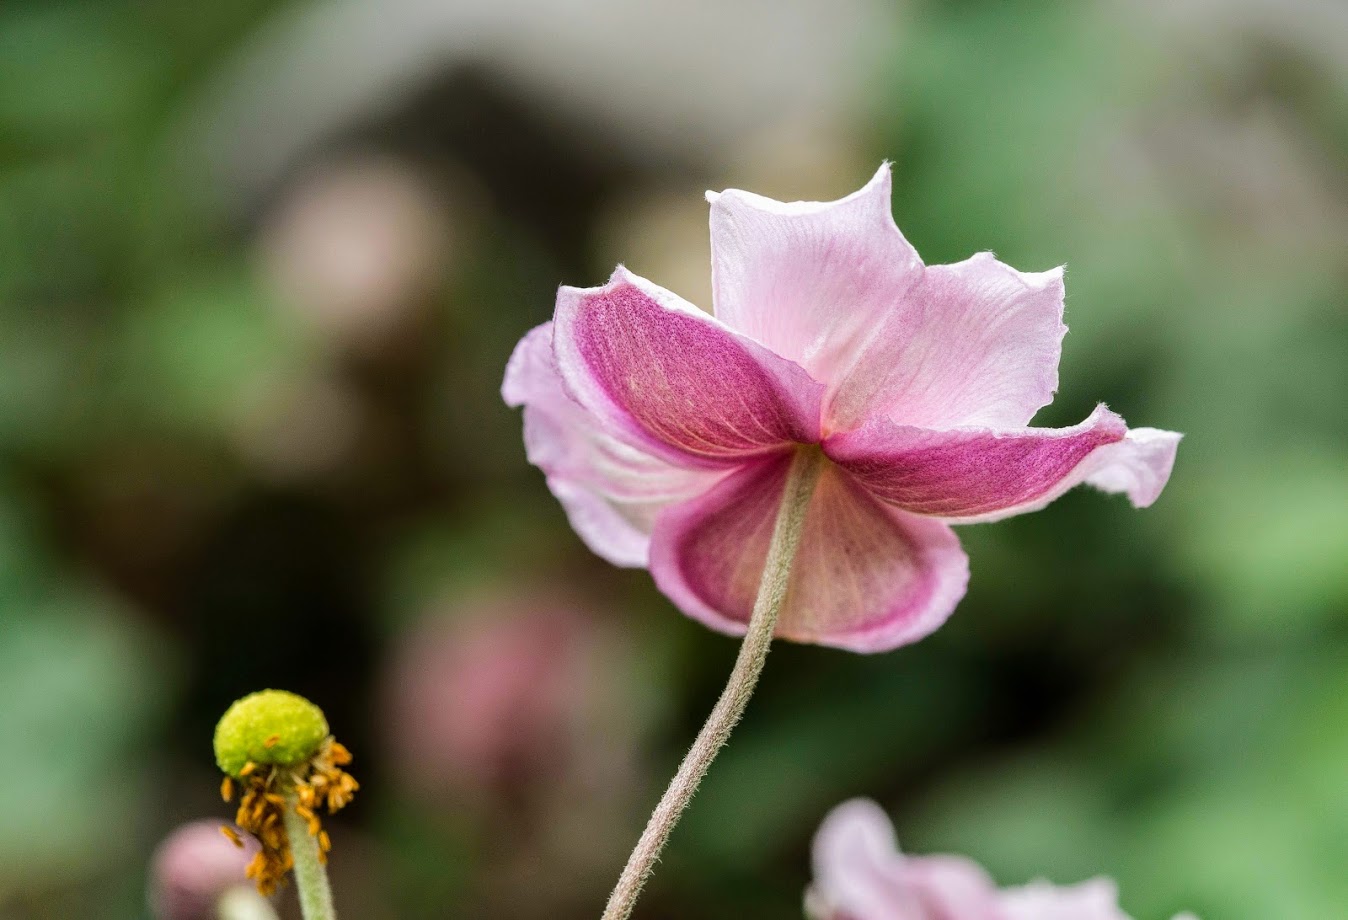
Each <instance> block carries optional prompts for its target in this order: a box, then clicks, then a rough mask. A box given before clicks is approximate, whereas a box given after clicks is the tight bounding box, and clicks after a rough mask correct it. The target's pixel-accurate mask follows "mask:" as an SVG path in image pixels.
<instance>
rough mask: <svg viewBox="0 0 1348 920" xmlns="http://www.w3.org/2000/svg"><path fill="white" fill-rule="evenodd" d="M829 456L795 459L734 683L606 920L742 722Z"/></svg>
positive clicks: (656, 816)
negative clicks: (808, 513)
mask: <svg viewBox="0 0 1348 920" xmlns="http://www.w3.org/2000/svg"><path fill="white" fill-rule="evenodd" d="M823 461H824V455H823V454H822V453H821V452H820V451H819V449H818V448H814V447H805V448H801V449H799V450H798V451H797V452H796V456H795V459H794V460H793V461H792V463H791V468H790V471H789V472H788V473H787V476H786V488H785V489H784V490H783V491H782V504H781V507H780V508H779V509H778V510H777V520H776V523H775V524H774V525H773V528H772V541H771V543H770V544H769V545H768V558H767V563H766V565H765V566H764V567H763V578H762V580H761V581H760V582H759V584H758V597H757V599H756V600H755V601H754V610H753V614H752V615H751V616H750V617H749V627H748V631H747V632H746V633H745V634H744V641H743V642H742V643H741V644H740V651H739V655H738V657H737V658H736V659H735V667H734V669H733V670H732V671H731V672H730V680H729V682H728V683H727V684H726V688H725V690H723V691H722V692H721V698H720V699H719V700H717V701H716V706H715V708H713V709H712V711H711V715H710V716H708V717H707V722H706V724H705V725H703V726H702V730H701V731H700V732H698V735H697V740H695V741H694V742H693V746H692V748H690V749H689V751H688V754H687V756H685V757H684V759H683V763H682V764H680V765H679V771H678V772H677V773H675V774H674V779H673V780H672V781H671V782H670V784H669V788H668V789H666V790H665V794H664V796H663V797H661V799H660V804H658V805H656V806H655V811H654V812H652V813H651V817H650V821H649V822H647V824H646V830H645V831H644V832H643V833H642V835H641V839H640V840H639V841H637V845H636V848H635V849H634V850H632V855H631V856H629V857H628V859H627V865H626V866H625V867H624V868H623V872H622V875H621V876H619V878H618V884H617V885H616V886H615V887H614V889H613V894H611V895H610V896H609V899H608V906H607V907H605V908H604V916H603V920H627V918H628V917H630V916H631V914H632V908H633V907H634V906H636V902H637V898H638V897H639V896H640V895H641V889H642V887H643V886H644V885H645V884H646V879H647V878H649V877H650V874H651V872H652V870H653V869H654V868H655V863H656V862H657V861H658V860H659V859H660V852H661V850H663V849H664V847H665V843H666V841H668V840H669V835H670V833H671V832H672V831H673V830H674V825H676V824H678V822H679V817H680V816H681V815H682V814H683V812H684V809H686V808H687V807H688V803H689V802H690V801H691V800H692V798H693V793H695V792H696V791H697V787H698V784H699V783H701V782H702V778H703V777H704V776H706V775H707V768H708V767H710V766H711V762H712V760H713V759H715V757H716V754H717V752H719V751H720V750H721V748H722V746H724V745H725V743H726V740H727V739H728V738H729V737H730V732H731V730H732V729H733V728H734V727H735V724H736V723H737V722H739V720H740V716H742V715H744V707H745V706H747V705H748V704H749V697H751V696H752V695H753V692H754V686H755V685H756V684H757V683H758V675H759V674H760V673H762V671H763V663H764V661H766V660H767V657H768V647H769V646H770V645H771V644H772V634H773V632H774V630H775V629H776V627H777V617H778V615H779V614H780V613H781V611H782V601H783V600H785V598H786V588H787V584H788V583H789V582H790V578H791V563H792V562H793V561H794V560H795V558H796V550H797V548H798V547H799V546H800V535H801V530H802V526H803V524H804V523H805V511H806V509H807V508H808V507H809V504H810V496H812V495H813V494H814V487H815V484H816V483H817V482H818V481H819V471H820V469H821V468H822V465H823Z"/></svg>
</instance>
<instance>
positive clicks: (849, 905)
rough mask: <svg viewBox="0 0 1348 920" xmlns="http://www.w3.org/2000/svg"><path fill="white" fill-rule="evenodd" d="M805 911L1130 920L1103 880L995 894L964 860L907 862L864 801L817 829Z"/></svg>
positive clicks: (901, 919) (968, 919)
mask: <svg viewBox="0 0 1348 920" xmlns="http://www.w3.org/2000/svg"><path fill="white" fill-rule="evenodd" d="M805 911H806V914H807V915H808V916H809V917H810V918H811V920H1129V918H1128V915H1127V914H1125V913H1124V912H1123V911H1122V910H1121V909H1120V908H1119V901H1118V890H1117V888H1116V887H1115V885H1114V883H1113V882H1112V881H1110V880H1109V879H1107V878H1094V879H1091V880H1089V881H1086V882H1081V883H1080V884H1077V885H1064V886H1059V885H1052V884H1049V883H1048V882H1045V881H1035V882H1031V883H1030V884H1028V885H1022V886H1019V887H1014V888H998V887H997V886H996V885H995V884H994V883H993V881H992V879H991V878H989V877H988V874H987V873H986V872H984V871H983V869H982V868H981V867H979V866H978V865H977V864H976V863H974V862H972V861H971V860H968V859H965V858H964V857H962V856H906V855H904V854H903V853H901V852H899V847H898V842H897V841H896V840H895V839H894V828H893V826H892V825H891V824H890V823H889V818H888V817H886V816H885V813H884V811H882V810H881V809H880V806H878V805H876V804H875V803H874V802H870V801H867V800H865V799H854V800H852V801H850V802H844V803H843V804H842V805H839V806H838V807H837V808H835V809H834V810H833V812H832V813H831V814H830V815H829V816H828V817H827V818H826V819H825V820H824V823H823V825H822V826H821V827H820V828H819V833H818V834H817V835H816V836H815V839H814V884H813V885H812V886H811V887H810V890H809V891H808V892H806V895H805ZM1175 920H1194V918H1193V917H1192V915H1189V914H1184V915H1182V916H1178V917H1176V918H1175Z"/></svg>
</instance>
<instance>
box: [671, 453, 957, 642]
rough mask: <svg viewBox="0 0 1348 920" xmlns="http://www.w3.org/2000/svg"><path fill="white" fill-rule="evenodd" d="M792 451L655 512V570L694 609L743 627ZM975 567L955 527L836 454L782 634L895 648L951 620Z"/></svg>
mask: <svg viewBox="0 0 1348 920" xmlns="http://www.w3.org/2000/svg"><path fill="white" fill-rule="evenodd" d="M790 462H791V457H790V455H789V454H788V455H786V456H782V457H773V458H770V459H767V460H761V461H758V462H755V463H752V464H748V465H746V466H745V467H744V468H743V469H741V470H738V471H736V472H735V473H733V474H731V475H729V476H727V477H726V478H725V479H723V480H722V481H720V482H718V483H717V484H716V485H715V486H714V487H713V488H712V489H710V490H709V491H707V492H706V493H704V494H702V495H700V496H698V497H697V498H694V499H691V500H689V501H687V502H684V503H682V504H679V505H674V506H671V507H670V508H668V509H667V510H665V511H664V512H662V513H661V514H660V515H659V517H657V518H656V522H655V530H654V532H653V534H652V538H651V564H650V568H651V574H652V575H653V576H654V577H655V581H656V584H657V585H659V586H660V589H661V590H662V591H663V592H664V593H665V595H666V596H667V597H669V598H670V599H671V600H672V601H674V603H675V604H676V605H677V606H678V607H679V608H680V609H681V610H683V612H684V613H686V614H688V615H689V616H691V617H693V618H695V619H697V620H700V621H702V622H703V623H706V624H707V625H708V626H711V627H712V628H713V629H718V630H721V631H723V632H728V633H734V634H742V633H743V632H744V630H745V624H746V623H747V622H748V619H749V615H750V613H751V612H752V610H753V604H754V598H755V596H756V595H757V592H758V584H759V579H760V578H761V576H762V572H763V565H764V561H765V559H766V558H767V551H768V544H769V542H770V540H771V536H772V528H773V523H774V522H775V520H776V517H777V510H778V506H779V505H780V502H781V497H782V491H783V488H784V483H785V477H786V473H787V469H788V467H789V465H790ZM968 578H969V566H968V558H967V557H966V556H965V555H964V552H963V550H961V549H960V546H959V540H958V539H957V538H956V537H955V535H954V533H953V532H952V531H951V530H950V529H949V528H948V527H946V526H945V525H944V524H942V523H940V522H939V521H934V520H930V519H926V518H921V517H917V516H915V515H910V514H906V513H905V512H903V511H900V510H898V509H896V508H891V507H888V506H886V505H884V504H883V503H881V502H879V501H877V500H876V499H874V498H873V497H871V496H870V495H869V494H868V493H867V492H866V491H865V490H864V489H863V488H861V487H860V486H859V485H858V484H857V483H856V482H855V481H853V479H852V478H851V477H850V476H849V475H847V474H846V473H845V472H844V471H842V470H841V469H839V468H838V467H837V466H836V465H834V464H832V463H826V464H824V469H823V471H822V472H821V473H820V476H819V482H818V484H817V485H816V487H815V491H814V495H813V497H812V498H811V500H810V505H809V508H808V509H807V512H806V517H805V524H804V530H803V532H802V534H801V540H800V547H799V549H798V550H797V553H796V559H795V563H794V565H793V567H792V570H791V581H790V584H789V586H788V589H787V596H786V600H785V602H784V605H783V609H782V613H781V619H780V621H779V623H778V626H777V635H778V636H780V637H782V638H786V639H792V640H795V641H798V642H814V643H818V644H820V645H831V646H835V647H837V648H845V649H850V650H852V651H857V652H879V651H887V650H889V649H892V648H896V647H898V646H900V645H904V644H906V643H909V642H916V641H917V640H918V639H921V638H922V637H923V636H925V635H927V634H928V633H930V632H931V631H932V630H934V629H936V628H937V627H938V626H940V625H941V623H943V622H945V619H946V618H947V617H948V616H949V615H950V613H951V611H952V610H954V608H955V605H956V604H957V603H958V602H959V599H960V598H961V597H962V596H963V595H964V589H965V586H966V584H967V582H968Z"/></svg>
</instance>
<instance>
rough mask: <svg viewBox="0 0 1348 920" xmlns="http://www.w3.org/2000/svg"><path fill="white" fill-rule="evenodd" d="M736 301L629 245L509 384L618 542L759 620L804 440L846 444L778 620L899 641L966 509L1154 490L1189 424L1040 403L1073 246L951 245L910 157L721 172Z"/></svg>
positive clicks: (925, 617)
mask: <svg viewBox="0 0 1348 920" xmlns="http://www.w3.org/2000/svg"><path fill="white" fill-rule="evenodd" d="M707 197H708V200H709V201H710V202H711V248H712V280H713V291H714V293H713V300H714V307H715V315H714V316H710V315H708V314H706V313H704V312H702V311H701V310H699V309H697V308H696V307H694V306H693V305H691V304H689V303H687V302H686V301H684V300H682V299H681V298H680V297H678V296H677V295H676V294H673V293H671V292H669V291H667V290H664V289H663V288H661V287H658V286H657V285H655V284H652V283H651V282H650V281H647V280H646V279H644V278H640V277H638V276H636V275H634V274H632V273H631V272H628V271H627V270H626V269H624V268H622V267H619V268H618V269H617V271H615V272H614V274H613V277H612V278H610V279H609V282H608V284H605V285H603V286H601V287H596V288H587V289H580V288H573V287H562V288H561V289H560V290H559V291H558V294H557V307H556V312H555V315H554V317H553V320H552V322H549V323H544V324H543V325H541V326H539V327H537V328H535V329H533V330H532V331H530V332H529V333H528V334H527V335H526V336H525V337H524V338H523V340H521V342H520V343H519V345H518V346H517V347H516V349H515V353H514V355H513V356H512V357H511V360H510V364H509V366H508V367H507V369H506V375H505V383H504V386H503V388H502V393H503V396H504V397H505V400H506V402H507V403H509V404H510V405H512V406H520V405H522V406H524V437H525V444H526V449H527V451H528V455H529V459H530V461H531V462H533V463H534V464H535V465H537V466H538V467H540V468H541V469H542V470H543V472H544V473H545V474H546V476H547V482H548V485H549V487H550V488H551V490H552V492H553V493H554V494H555V495H556V496H557V498H558V499H559V500H560V501H561V503H562V505H563V506H564V507H565V509H566V511H567V514H568V516H569V518H570V520H571V523H572V526H573V527H574V528H575V529H576V531H577V532H578V533H579V534H580V536H581V538H582V539H584V540H585V542H586V543H587V544H588V545H589V546H590V548H591V549H593V550H594V551H595V552H596V553H598V554H599V555H600V556H603V557H604V558H605V559H608V560H609V561H611V562H613V563H615V564H617V565H622V566H647V567H649V568H650V570H651V574H652V576H653V577H654V578H655V581H656V583H657V585H658V586H659V587H660V589H661V590H662V591H663V592H664V593H665V594H666V595H667V596H668V597H669V598H670V599H671V600H672V601H673V602H674V603H675V604H676V605H677V606H678V607H679V608H680V609H681V610H682V611H683V612H684V613H686V614H688V615H689V616H691V617H694V618H695V619H698V620H700V621H702V622H703V623H705V624H707V625H708V626H710V627H712V628H714V629H718V630H721V631H723V632H727V633H733V634H742V633H743V632H744V631H745V628H746V623H747V621H748V619H749V615H750V612H751V610H752V608H753V604H754V597H755V594H756V591H757V588H758V584H759V579H760V575H761V573H762V570H763V567H764V564H765V559H766V556H767V549H768V544H769V540H770V537H771V533H772V529H773V522H774V519H775V515H776V513H777V509H778V505H779V504H780V499H781V496H782V492H783V488H784V483H785V480H786V476H787V471H788V469H789V468H790V466H791V460H792V457H793V456H794V454H795V452H797V451H799V450H817V451H822V452H823V455H824V456H825V457H826V458H827V461H828V462H826V463H825V464H824V465H823V471H822V473H821V474H820V476H819V479H818V483H817V485H816V487H815V491H814V493H813V496H812V497H811V499H810V504H809V506H808V510H807V513H806V518H805V522H804V525H803V529H802V532H801V538H800V544H799V549H798V551H797V555H796V559H795V564H794V567H793V569H792V572H791V577H790V581H789V583H788V591H787V595H786V600H785V603H784V606H783V608H782V612H781V616H780V619H779V621H778V624H777V631H776V634H777V635H778V636H779V637H782V638H786V639H792V640H795V641H799V642H813V643H818V644H821V645H831V646H836V647H839V648H845V649H851V650H853V651H858V652H878V651H884V650H887V649H892V648H895V647H897V646H900V645H904V644H906V643H909V642H914V641H916V640H918V639H920V638H922V637H923V636H926V635H927V634H928V633H930V632H932V631H933V630H935V629H936V628H937V627H939V626H940V625H941V624H942V623H943V622H944V621H945V619H946V618H947V617H948V616H949V615H950V613H951V611H952V610H954V608H955V605H956V604H957V603H958V602H959V600H960V598H961V597H962V596H963V595H964V591H965V587H966V584H967V582H968V575H969V568H968V558H967V557H966V556H965V554H964V552H963V550H961V548H960V544H959V539H958V538H957V537H956V536H955V533H954V531H953V530H952V529H951V526H950V525H951V524H969V523H975V522H980V521H994V520H998V519H1000V518H1004V517H1009V516H1010V515H1013V514H1020V513H1022V512H1026V511H1034V510H1037V509H1039V508H1042V507H1044V506H1045V505H1047V504H1048V503H1049V502H1050V501H1052V500H1053V499H1055V498H1057V497H1058V496H1059V495H1061V494H1062V493H1064V492H1066V491H1067V490H1068V489H1070V488H1072V487H1073V486H1075V485H1078V484H1080V483H1083V482H1084V483H1087V484H1090V485H1093V486H1095V487H1097V488H1100V489H1103V490H1105V491H1107V492H1124V493H1126V494H1127V495H1128V497H1129V499H1130V500H1131V501H1132V503H1133V504H1134V505H1135V506H1137V507H1145V506H1147V505H1150V504H1151V503H1152V502H1153V501H1155V499H1156V497H1157V496H1158V495H1159V494H1160V491H1161V489H1162V487H1163V486H1164V485H1165V483H1166V480H1167V479H1168V478H1169V475H1170V469H1171V466H1172V465H1173V463H1174V459H1175V450H1176V447H1177V445H1178V443H1179V439H1180V435H1178V434H1176V433H1174V432H1169V431H1159V430H1157V429H1153V428H1134V429H1132V430H1130V429H1129V428H1128V427H1127V425H1125V424H1124V421H1123V419H1122V418H1120V417H1119V416H1118V415H1117V414H1115V413H1114V412H1111V411H1110V410H1108V409H1107V408H1105V407H1104V406H1103V405H1101V406H1099V407H1097V408H1096V410H1095V411H1094V412H1092V413H1091V414H1090V417H1088V418H1087V419H1086V420H1085V421H1083V422H1082V423H1080V424H1079V425H1075V426H1073V427H1071V428H1063V429H1048V428H1030V427H1027V425H1028V424H1029V421H1030V419H1031V418H1032V417H1033V415H1034V414H1035V412H1036V411H1037V410H1038V409H1040V408H1041V407H1043V406H1044V405H1046V404H1047V403H1049V402H1050V401H1051V400H1052V398H1053V393H1054V391H1055V390H1056V388H1057V383H1058V360H1059V356H1060V353H1061V346H1062V338H1063V335H1064V333H1065V332H1066V331H1067V329H1066V327H1065V326H1064V325H1063V322H1062V313H1063V280H1062V270H1061V269H1054V270H1052V271H1048V272H1042V273H1039V274H1027V273H1025V272H1018V271H1016V270H1015V269H1013V268H1011V267H1010V266H1007V265H1005V264H1003V263H1002V262H999V261H997V259H995V258H993V256H992V255H991V254H989V253H980V254H979V255H976V256H974V257H973V258H970V259H967V260H966V261H964V262H958V263H955V264H953V265H933V266H927V265H924V264H923V263H922V260H921V259H920V258H919V257H918V254H917V252H916V251H915V250H914V249H913V247H912V246H911V245H910V244H909V243H908V241H907V240H906V239H904V236H903V234H902V233H901V232H899V229H898V227H897V226H896V225H895V223H894V218H893V215H892V214H891V211H890V172H889V166H888V164H886V165H883V166H881V168H880V170H879V171H878V172H877V173H876V174H875V177H874V178H873V179H872V180H871V181H870V182H869V183H868V184H867V185H866V186H865V187H864V188H862V189H861V190H860V191H857V192H855V193H853V194H851V195H848V196H847V197H846V198H843V199H841V200H839V201H834V202H828V203H816V202H796V203H791V204H784V203H781V202H777V201H772V200H770V199H767V198H762V197H760V196H757V195H752V194H749V193H747V192H741V191H727V192H723V193H720V194H715V193H709V194H708V196H707Z"/></svg>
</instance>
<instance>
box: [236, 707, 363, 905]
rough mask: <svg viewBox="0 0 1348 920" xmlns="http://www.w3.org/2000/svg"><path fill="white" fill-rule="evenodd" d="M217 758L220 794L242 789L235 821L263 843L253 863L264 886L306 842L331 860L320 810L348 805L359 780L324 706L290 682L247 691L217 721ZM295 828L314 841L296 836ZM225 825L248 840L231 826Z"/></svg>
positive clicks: (271, 886)
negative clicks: (276, 687)
mask: <svg viewBox="0 0 1348 920" xmlns="http://www.w3.org/2000/svg"><path fill="white" fill-rule="evenodd" d="M215 761H216V763H217V764H218V765H219V767H220V769H221V770H222V771H223V772H224V774H225V778H224V780H223V782H222V783H221V785H220V794H221V797H222V798H224V800H225V801H226V802H232V801H233V800H234V797H235V795H236V794H237V795H238V797H239V808H238V812H237V814H236V815H235V817H234V823H235V824H237V825H238V826H239V827H241V828H243V829H244V830H246V831H248V832H249V833H250V834H252V835H253V836H254V837H256V838H257V841H258V843H259V844H260V849H259V851H258V852H257V853H256V855H254V857H253V859H252V861H251V862H250V863H249V864H248V868H247V876H248V878H251V879H253V881H254V882H256V883H257V888H258V891H260V892H262V893H263V894H271V893H272V892H273V891H275V890H276V887H277V885H279V884H280V882H281V881H282V880H283V879H284V877H285V875H286V873H287V872H289V871H290V870H291V869H292V868H294V867H295V863H296V855H295V854H296V851H295V848H296V847H298V846H300V845H301V843H303V844H304V845H305V846H306V847H312V846H314V845H315V844H316V851H317V859H318V861H319V862H320V863H325V862H326V861H327V854H328V851H329V850H330V849H331V848H332V841H331V838H330V837H329V836H328V832H327V831H326V830H324V829H323V824H322V820H321V819H320V812H321V811H322V810H324V809H326V810H327V812H328V814H330V815H331V814H335V813H336V812H337V811H339V810H340V809H342V808H344V807H345V806H346V805H347V803H348V802H350V801H351V798H352V796H354V795H355V792H356V790H357V789H358V788H359V787H360V784H359V783H357V782H356V780H355V778H354V777H353V776H351V774H350V773H347V772H346V771H345V770H344V769H343V768H344V767H345V766H346V765H347V764H349V763H350V762H351V753H350V752H349V751H348V750H347V749H346V748H345V747H344V746H343V745H342V744H341V743H339V742H338V741H337V740H336V739H335V738H333V737H332V735H331V734H329V732H328V721H327V719H326V718H325V717H324V715H323V711H322V710H321V709H319V708H318V707H317V706H315V705H314V704H313V703H311V702H309V701H308V700H306V699H305V698H304V697H302V696H299V695H297V694H294V693H290V692H288V691H285V690H261V691H258V692H257V693H252V694H249V695H248V696H246V697H244V698H243V699H241V700H238V701H237V702H235V703H234V704H233V705H232V706H230V707H229V709H228V710H227V711H226V712H225V714H224V716H222V717H221V719H220V722H219V723H218V724H217V725H216V728H215ZM297 829H298V830H299V831H300V832H302V833H305V834H307V836H308V837H310V838H312V841H298V840H295V839H294V838H293V835H294V834H295V832H296V830H297ZM221 831H222V832H223V833H224V834H225V836H226V837H229V838H230V839H231V840H233V841H234V842H235V843H236V844H238V845H240V846H242V842H241V841H240V840H239V837H238V835H237V834H236V833H235V832H234V830H233V829H232V828H230V827H228V826H225V827H222V828H221Z"/></svg>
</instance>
